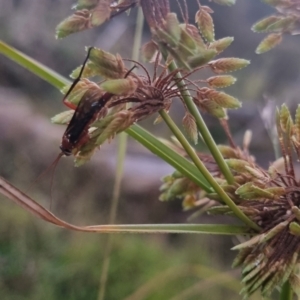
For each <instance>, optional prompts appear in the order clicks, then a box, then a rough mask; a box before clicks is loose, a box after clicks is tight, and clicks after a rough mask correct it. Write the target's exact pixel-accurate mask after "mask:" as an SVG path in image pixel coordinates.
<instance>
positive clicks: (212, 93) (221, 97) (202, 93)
mask: <svg viewBox="0 0 300 300" xmlns="http://www.w3.org/2000/svg"><path fill="white" fill-rule="evenodd" d="M197 97H198V99H208V100H211V101H213V102H215V103H217V104H218V105H220V106H221V107H223V108H231V109H236V108H240V107H241V106H242V104H241V102H239V101H238V100H237V99H236V98H234V97H232V96H230V95H228V94H226V93H224V92H219V91H216V90H213V89H209V88H201V89H199V90H198V92H197Z"/></svg>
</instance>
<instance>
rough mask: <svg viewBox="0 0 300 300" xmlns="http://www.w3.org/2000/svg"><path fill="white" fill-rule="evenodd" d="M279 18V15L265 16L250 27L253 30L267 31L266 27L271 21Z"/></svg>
mask: <svg viewBox="0 0 300 300" xmlns="http://www.w3.org/2000/svg"><path fill="white" fill-rule="evenodd" d="M279 19H280V17H279V16H274V15H272V16H269V17H266V18H264V19H262V20H260V21H258V22H257V23H255V24H254V25H253V26H252V28H251V29H252V30H253V31H254V32H268V31H269V30H268V27H269V26H270V25H272V24H273V23H275V22H277V21H278V20H279Z"/></svg>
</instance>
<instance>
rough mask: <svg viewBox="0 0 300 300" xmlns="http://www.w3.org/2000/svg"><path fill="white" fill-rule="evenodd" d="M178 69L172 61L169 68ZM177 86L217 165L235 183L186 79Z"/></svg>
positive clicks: (179, 75) (228, 179)
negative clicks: (188, 88)
mask: <svg viewBox="0 0 300 300" xmlns="http://www.w3.org/2000/svg"><path fill="white" fill-rule="evenodd" d="M177 69H178V67H177V65H176V63H175V61H172V62H171V63H170V65H169V70H170V71H171V72H172V71H174V70H177ZM176 78H177V79H182V75H181V74H180V73H177V74H176ZM177 86H178V88H179V90H180V93H181V95H182V97H183V99H184V101H185V104H186V106H187V108H188V110H189V112H190V113H191V114H192V115H193V117H194V118H195V121H196V124H197V128H198V130H199V132H200V133H201V135H202V137H203V139H204V141H205V143H206V145H207V147H208V149H209V151H210V152H211V154H212V156H213V157H214V159H215V161H216V163H217V165H218V166H219V168H220V170H221V172H222V174H223V175H224V177H225V179H226V180H227V182H228V183H229V184H232V183H234V177H233V175H232V173H231V171H230V169H229V167H228V165H227V164H226V162H225V160H224V158H223V156H222V154H221V152H220V151H219V149H218V147H217V145H216V143H215V141H214V139H213V138H212V136H211V134H210V132H209V130H208V128H207V126H206V124H205V122H204V120H203V118H202V116H201V114H200V112H199V110H198V108H197V106H196V105H195V103H194V102H193V99H192V97H191V95H190V93H189V91H188V90H187V88H186V86H185V82H184V80H179V82H178V83H177Z"/></svg>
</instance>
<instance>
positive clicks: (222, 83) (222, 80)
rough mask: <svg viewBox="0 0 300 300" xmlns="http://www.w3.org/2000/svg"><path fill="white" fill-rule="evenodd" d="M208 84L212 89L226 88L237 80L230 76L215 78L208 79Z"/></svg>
mask: <svg viewBox="0 0 300 300" xmlns="http://www.w3.org/2000/svg"><path fill="white" fill-rule="evenodd" d="M206 82H207V83H208V84H209V86H210V87H212V88H224V87H227V86H230V85H232V84H234V83H235V82H236V78H235V77H233V76H230V75H219V76H213V77H210V78H208V79H206Z"/></svg>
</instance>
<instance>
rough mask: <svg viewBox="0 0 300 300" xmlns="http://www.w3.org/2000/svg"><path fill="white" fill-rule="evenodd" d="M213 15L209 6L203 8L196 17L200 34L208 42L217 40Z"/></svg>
mask: <svg viewBox="0 0 300 300" xmlns="http://www.w3.org/2000/svg"><path fill="white" fill-rule="evenodd" d="M211 13H213V11H212V10H211V9H210V8H209V7H208V6H201V7H200V9H199V10H198V11H197V12H196V16H195V22H196V23H197V24H198V27H199V30H200V32H201V34H202V36H203V37H204V38H205V39H206V40H207V41H208V42H213V41H214V40H215V30H214V22H213V19H212V17H211V15H210V14H211Z"/></svg>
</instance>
